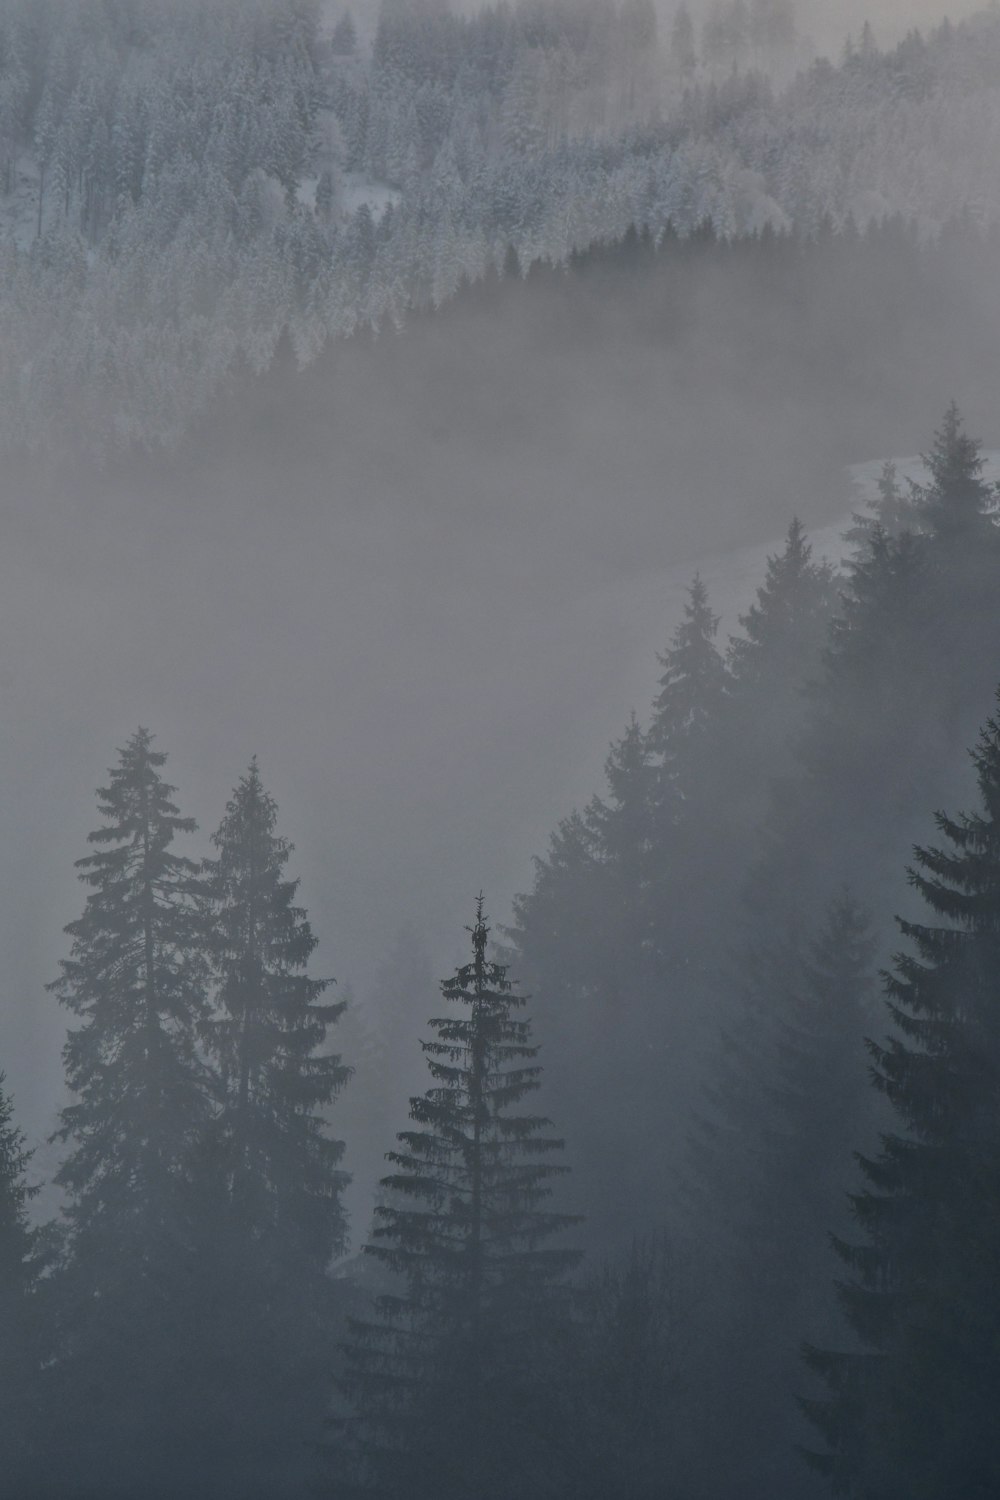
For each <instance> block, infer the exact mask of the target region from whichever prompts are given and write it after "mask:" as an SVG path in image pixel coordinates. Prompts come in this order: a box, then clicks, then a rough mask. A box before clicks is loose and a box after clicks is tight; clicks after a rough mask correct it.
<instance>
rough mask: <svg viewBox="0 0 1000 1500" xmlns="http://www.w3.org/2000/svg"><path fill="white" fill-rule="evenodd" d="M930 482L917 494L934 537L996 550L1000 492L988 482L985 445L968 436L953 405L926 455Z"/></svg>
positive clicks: (921, 512)
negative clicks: (989, 543) (995, 518)
mask: <svg viewBox="0 0 1000 1500" xmlns="http://www.w3.org/2000/svg"><path fill="white" fill-rule="evenodd" d="M924 463H925V464H926V466H927V468H928V470H929V471H930V482H929V483H928V484H926V485H923V486H919V487H918V488H917V491H916V500H917V504H918V511H919V515H920V518H921V520H922V522H923V524H924V526H925V527H926V528H927V529H928V530H929V531H931V532H932V533H933V534H934V535H936V536H939V537H942V538H947V539H957V538H960V537H968V538H971V539H973V540H976V539H980V540H989V541H992V542H993V543H994V545H995V526H994V523H993V514H994V512H995V510H996V508H997V497H996V491H995V490H994V489H993V488H992V487H991V486H990V485H988V484H987V483H986V482H985V480H984V479H983V477H982V476H983V466H984V465H983V456H982V445H981V444H980V443H979V442H977V441H976V439H975V438H973V437H970V436H969V434H968V433H967V432H966V431H965V427H964V424H963V421H962V417H961V413H960V412H959V409H958V406H957V404H956V403H955V402H954V401H953V402H952V403H951V405H950V406H949V407H948V410H947V411H946V412H945V415H944V421H943V422H942V424H941V426H940V427H939V428H938V430H937V432H936V433H935V434H934V442H933V445H932V447H931V449H930V451H929V452H928V453H926V454H925V455H924Z"/></svg>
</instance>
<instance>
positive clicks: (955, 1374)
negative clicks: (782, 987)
mask: <svg viewBox="0 0 1000 1500" xmlns="http://www.w3.org/2000/svg"><path fill="white" fill-rule="evenodd" d="M973 759H974V763H975V767H976V771H977V773H978V782H979V790H980V795H981V809H980V810H979V811H977V812H975V813H973V814H963V815H960V816H958V817H955V818H953V817H948V816H946V815H944V814H943V813H939V814H938V815H937V817H936V824H937V828H938V832H939V834H940V835H941V840H942V842H941V844H940V845H938V846H935V847H931V848H922V847H918V848H917V849H916V851H915V864H914V867H913V869H912V870H911V872H910V881H911V884H912V885H913V886H914V887H915V888H916V890H917V892H918V893H919V895H920V896H921V897H922V898H923V901H924V903H925V904H926V906H927V907H928V908H929V911H930V913H931V914H933V918H934V919H936V920H933V919H932V921H930V922H915V921H901V922H900V927H901V930H902V932H903V934H904V936H905V937H906V938H907V939H908V940H909V943H910V948H909V949H908V950H907V951H905V952H903V953H901V954H899V955H898V956H897V958H896V960H895V964H894V967H893V970H892V972H891V973H889V974H888V975H887V976H886V992H887V999H888V1006H889V1012H890V1016H891V1020H892V1023H893V1028H894V1030H893V1033H892V1034H891V1035H890V1037H889V1038H888V1039H887V1040H886V1041H884V1042H882V1043H876V1042H869V1050H870V1053H871V1056H872V1059H873V1065H874V1066H873V1070H872V1077H873V1081H874V1084H875V1086H876V1088H877V1089H878V1090H879V1092H880V1093H881V1094H882V1095H883V1096H884V1097H885V1099H886V1100H887V1102H888V1104H889V1106H890V1107H891V1109H892V1111H893V1112H894V1116H895V1121H896V1128H895V1129H894V1130H892V1131H890V1132H888V1133H886V1134H885V1135H884V1136H883V1139H882V1149H881V1151H880V1153H879V1154H878V1155H877V1156H871V1157H868V1156H863V1157H860V1158H859V1161H860V1165H861V1169H862V1172H863V1176H864V1179H865V1181H864V1186H863V1187H862V1189H861V1190H860V1191H859V1192H858V1193H856V1194H855V1195H854V1197H853V1199H852V1207H853V1214H854V1219H855V1221H856V1226H857V1229H858V1231H859V1239H858V1240H856V1241H854V1242H851V1241H849V1240H847V1239H844V1238H838V1239H837V1240H836V1241H835V1244H836V1248H837V1251H838V1254H839V1256H840V1258H841V1260H842V1261H843V1262H844V1264H845V1265H846V1267H847V1270H848V1273H849V1277H848V1279H847V1281H846V1282H845V1283H844V1284H842V1285H840V1286H839V1289H838V1290H839V1297H840V1302H841V1306H842V1310H843V1312H844V1314H845V1316H846V1320H847V1322H848V1324H849V1326H850V1328H851V1330H852V1333H853V1334H854V1336H855V1344H854V1347H853V1348H851V1349H848V1350H846V1351H844V1350H838V1351H834V1350H830V1349H825V1350H824V1349H817V1348H814V1347H811V1348H808V1349H807V1352H806V1358H807V1361H808V1363H809V1365H810V1366H811V1368H812V1369H813V1370H814V1371H816V1372H817V1373H818V1374H819V1375H820V1376H822V1377H823V1379H824V1380H825V1382H826V1384H827V1386H828V1395H827V1397H826V1399H810V1400H808V1401H806V1402H805V1403H804V1404H805V1408H806V1411H807V1413H808V1415H809V1416H810V1417H811V1419H812V1420H813V1422H814V1423H815V1424H816V1426H817V1428H818V1429H819V1431H820V1433H821V1435H822V1437H823V1438H824V1440H825V1443H826V1448H825V1451H823V1452H821V1453H819V1454H813V1455H812V1459H813V1462H814V1464H816V1465H817V1466H818V1467H819V1468H820V1469H821V1470H822V1471H823V1472H824V1473H826V1474H827V1475H828V1476H829V1477H830V1478H831V1480H832V1482H833V1487H834V1490H835V1492H838V1493H843V1494H850V1495H853V1496H857V1497H860V1500H932V1497H940V1496H942V1495H961V1496H962V1497H963V1500H986V1497H987V1496H993V1495H996V1494H997V1492H998V1490H1000V1458H998V1452H997V1446H996V1440H995V1439H996V1407H997V1401H998V1399H1000V1294H998V1285H1000V1281H998V1271H1000V1007H998V1004H997V1000H998V990H1000V717H994V718H992V719H990V720H988V721H987V724H986V726H985V728H984V729H983V731H982V733H981V736H980V738H979V741H978V744H977V746H976V749H975V751H974V753H973Z"/></svg>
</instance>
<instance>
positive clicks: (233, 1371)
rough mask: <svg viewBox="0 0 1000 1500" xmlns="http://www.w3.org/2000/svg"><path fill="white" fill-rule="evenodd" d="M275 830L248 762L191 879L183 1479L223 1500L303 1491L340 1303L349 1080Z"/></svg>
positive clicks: (269, 805)
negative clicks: (207, 1060)
mask: <svg viewBox="0 0 1000 1500" xmlns="http://www.w3.org/2000/svg"><path fill="white" fill-rule="evenodd" d="M276 825H277V806H276V804H275V802H274V799H273V798H272V797H271V796H270V795H269V794H268V793H267V792H266V791H265V789H264V786H263V784H262V781H261V777H260V773H259V771H258V768H257V763H256V761H255V760H254V761H252V762H251V764H250V767H249V769H248V770H247V772H246V774H245V775H244V776H242V777H241V779H240V781H239V783H238V784H237V786H236V788H235V790H234V792H233V795H232V797H231V799H230V801H229V804H228V806H227V808H226V814H225V817H224V818H223V819H222V822H221V824H220V826H219V828H218V830H217V831H216V833H215V834H214V835H213V843H214V845H215V848H216V857H215V858H214V859H212V860H207V861H205V864H204V867H203V878H204V882H205V897H206V904H207V907H208V911H209V913H210V916H211V921H210V923H209V938H208V953H209V960H210V967H211V976H212V988H213V993H214V1000H215V1005H214V1011H213V1015H212V1017H211V1018H210V1020H209V1021H208V1022H207V1023H206V1025H205V1027H204V1036H205V1041H206V1046H207V1050H208V1053H209V1056H210V1057H211V1058H212V1060H213V1063H214V1065H215V1070H216V1079H217V1082H216V1090H217V1104H216V1112H215V1115H214V1117H213V1119H212V1121H211V1123H210V1125H209V1127H208V1129H207V1130H206V1132H205V1134H204V1137H203V1139H202V1141H201V1144H200V1148H199V1153H198V1161H197V1179H198V1187H199V1194H200V1196H199V1215H198V1222H197V1226H196V1234H197V1240H196V1243H197V1281H198V1284H197V1293H198V1296H199V1298H200V1311H199V1322H198V1330H197V1341H198V1345H199V1348H200V1350H201V1352H202V1363H203V1370H204V1373H203V1376H202V1391H203V1395H202V1405H203V1413H204V1421H203V1424H202V1427H201V1429H200V1433H199V1436H200V1438H201V1451H200V1467H201V1471H202V1473H203V1475H204V1476H205V1480H204V1482H205V1483H207V1482H208V1478H209V1476H211V1487H212V1490H213V1493H216V1494H219V1495H232V1496H234V1497H237V1500H244V1497H248V1496H256V1495H260V1496H262V1497H265V1496H266V1497H267V1500H272V1497H275V1496H280V1495H288V1496H297V1495H299V1494H301V1493H302V1491H303V1489H306V1488H308V1485H309V1484H310V1483H312V1482H313V1480H314V1479H315V1469H316V1464H317V1463H318V1456H317V1454H316V1452H315V1449H316V1445H317V1444H318V1441H319V1438H320V1435H321V1433H322V1430H323V1423H324V1419H325V1412H326V1405H327V1399H328V1379H329V1375H328V1351H329V1345H330V1342H331V1341H332V1340H333V1339H334V1338H335V1337H336V1335H337V1329H338V1319H339V1318H340V1317H341V1315H342V1303H343V1297H342V1296H341V1295H338V1292H339V1290H342V1289H338V1287H337V1284H336V1283H335V1281H334V1280H333V1279H332V1278H331V1277H330V1275H329V1274H328V1273H329V1267H330V1262H331V1260H332V1259H333V1257H334V1256H336V1255H338V1254H341V1253H342V1252H343V1250H344V1247H345V1240H346V1223H345V1216H344V1211H343V1207H342V1204H341V1194H342V1192H343V1189H344V1187H345V1185H346V1182H347V1177H346V1174H345V1173H344V1172H342V1171H341V1170H340V1167H339V1163H340V1159H341V1156H342V1153H343V1146H342V1145H341V1143H340V1142H339V1141H337V1140H334V1139H332V1138H331V1137H330V1135H329V1134H328V1128H327V1119H326V1114H327V1111H328V1108H329V1106H330V1104H331V1102H332V1101H333V1100H334V1098H335V1097H336V1095H337V1093H338V1092H339V1090H340V1089H341V1087H342V1086H343V1084H344V1083H345V1081H346V1079H347V1077H348V1076H349V1072H350V1070H349V1069H348V1068H347V1067H345V1066H344V1065H343V1064H342V1063H341V1060H340V1058H339V1057H338V1056H337V1055H335V1054H333V1053H332V1052H330V1051H329V1048H328V1046H327V1040H328V1031H329V1028H330V1026H331V1025H332V1024H333V1023H334V1022H335V1021H336V1020H337V1018H338V1016H339V1015H340V1013H341V1011H342V1009H343V1006H342V1004H339V1003H337V1004H324V1003H321V997H322V995H323V992H324V990H325V989H326V988H327V984H328V981H326V980H321V979H313V978H311V977H310V976H309V975H308V973H307V972H306V970H307V964H308V960H309V957H310V955H311V953H312V952H313V949H314V948H315V946H316V939H315V938H314V937H313V934H312V931H311V929H310V926H309V922H308V919H307V917H306V914H305V912H304V911H303V910H302V908H301V907H299V906H297V905H296V904H295V897H296V892H297V888H298V882H297V881H294V880H289V879H287V878H286V875H285V866H286V865H287V862H288V860H289V857H290V855H291V852H292V846H291V845H290V844H289V842H288V841H287V840H286V839H283V838H282V837H281V836H280V835H279V834H278V833H277V831H276Z"/></svg>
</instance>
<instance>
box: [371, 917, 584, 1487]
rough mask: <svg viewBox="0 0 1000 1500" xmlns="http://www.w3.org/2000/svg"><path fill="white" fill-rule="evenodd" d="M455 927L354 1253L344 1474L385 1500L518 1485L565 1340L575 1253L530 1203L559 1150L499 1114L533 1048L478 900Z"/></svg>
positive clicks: (527, 1119)
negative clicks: (550, 1368)
mask: <svg viewBox="0 0 1000 1500" xmlns="http://www.w3.org/2000/svg"><path fill="white" fill-rule="evenodd" d="M469 931H470V933H471V937H472V958H471V960H470V962H468V963H466V964H464V965H462V966H461V967H460V968H459V969H458V970H457V971H456V972H455V974H454V975H453V976H452V977H451V978H450V979H448V980H445V981H444V982H443V983H442V986H441V993H442V996H443V997H444V999H445V1000H446V1001H447V1002H448V1003H449V1005H452V1006H456V1007H458V1008H459V1009H458V1013H457V1014H452V1015H449V1016H447V1017H442V1018H438V1019H435V1020H432V1021H431V1023H430V1025H431V1029H432V1032H433V1039H432V1040H431V1041H428V1042H425V1043H424V1044H423V1046H424V1051H425V1054H426V1056H427V1062H428V1067H429V1068H430V1072H431V1077H432V1079H433V1086H432V1087H431V1088H430V1089H429V1090H428V1092H427V1093H426V1094H425V1095H424V1096H423V1097H420V1098H414V1099H412V1100H411V1104H410V1109H411V1115H412V1118H413V1121H414V1127H413V1128H412V1129H410V1130H407V1131H404V1132H403V1133H402V1134H401V1135H400V1136H399V1146H398V1148H397V1149H396V1150H395V1151H392V1152H390V1153H389V1155H388V1160H389V1161H390V1162H391V1163H392V1165H393V1168H394V1171H393V1172H392V1174H391V1175H390V1176H388V1177H387V1178H385V1180H384V1182H383V1187H384V1189H385V1190H386V1192H387V1194H388V1195H389V1197H388V1201H386V1202H384V1203H382V1204H380V1205H379V1206H378V1208H377V1209H376V1223H375V1228H374V1232H373V1236H372V1239H371V1240H370V1242H369V1244H368V1245H367V1246H366V1251H367V1253H368V1255H369V1256H371V1257H372V1258H373V1259H374V1260H375V1261H377V1262H378V1263H379V1265H380V1266H381V1267H382V1268H383V1269H384V1271H386V1272H387V1273H388V1274H389V1275H390V1277H391V1278H392V1288H393V1289H392V1290H390V1291H386V1292H384V1293H383V1294H382V1295H380V1296H379V1297H378V1298H377V1299H376V1314H377V1316H376V1317H375V1318H374V1319H373V1320H370V1321H368V1322H362V1321H360V1320H359V1321H356V1322H355V1323H354V1324H353V1325H352V1339H351V1343H350V1346H349V1349H348V1374H347V1377H346V1380H345V1388H346V1390H347V1392H348V1394H349V1395H350V1396H351V1397H352V1399H353V1401H354V1403H355V1408H356V1416H355V1419H354V1423H353V1429H354V1433H355V1436H356V1439H357V1443H358V1450H359V1454H360V1458H361V1477H362V1480H363V1482H364V1485H365V1487H368V1488H371V1489H372V1490H373V1491H375V1492H377V1493H380V1494H385V1495H391V1496H395V1495H400V1496H402V1495H405V1496H408V1497H409V1496H412V1497H418V1496H427V1497H430V1496H436V1497H437V1496H440V1497H442V1500H446V1497H450V1496H454V1497H456V1500H458V1497H464V1496H467V1495H468V1494H470V1493H472V1492H474V1493H476V1494H480V1495H484V1496H490V1495H495V1496H497V1497H498V1500H499V1497H500V1496H507V1495H510V1494H511V1493H514V1492H519V1493H520V1492H523V1491H524V1487H525V1486H526V1485H528V1486H531V1487H532V1490H533V1491H534V1490H535V1489H536V1488H537V1486H538V1483H539V1474H538V1468H539V1465H541V1464H544V1463H545V1462H546V1461H547V1460H546V1449H547V1447H548V1446H549V1444H550V1442H551V1437H550V1435H548V1434H547V1431H546V1429H547V1426H548V1425H549V1424H548V1419H549V1418H550V1416H551V1412H550V1411H548V1410H547V1409H546V1395H547V1392H546V1383H545V1369H546V1366H547V1365H548V1364H549V1363H550V1362H551V1361H552V1359H553V1358H554V1356H555V1355H556V1354H557V1353H558V1352H559V1347H560V1341H561V1340H562V1339H564V1338H565V1337H566V1335H567V1333H568V1321H567V1318H568V1304H567V1293H566V1290H565V1288H564V1286H563V1284H562V1279H563V1277H564V1276H565V1274H566V1272H567V1271H568V1270H569V1269H570V1267H571V1266H572V1265H573V1264H574V1262H575V1260H576V1255H575V1253H574V1252H573V1251H571V1250H568V1249H565V1248H563V1247H562V1246H560V1245H559V1244H558V1243H555V1244H554V1243H552V1240H553V1237H554V1236H558V1234H559V1233H560V1231H562V1230H564V1229H565V1228H567V1227H568V1226H569V1225H571V1224H572V1223H574V1222H575V1221H574V1219H573V1218H572V1217H570V1216H568V1215H566V1214H563V1213H559V1212H557V1211H554V1210H553V1209H552V1208H550V1207H548V1206H547V1200H548V1198H549V1197H550V1195H551V1193H552V1189H553V1183H554V1180H555V1179H556V1178H557V1177H558V1176H560V1175H561V1174H563V1173H564V1172H565V1171H566V1170H567V1169H566V1168H565V1167H564V1166H562V1165H560V1164H557V1163H556V1162H553V1161H552V1160H551V1158H552V1156H553V1154H555V1153H558V1152H559V1151H560V1150H561V1148H562V1142H561V1141H560V1140H558V1139H556V1138H555V1137H553V1136H551V1135H550V1134H549V1133H548V1129H549V1121H547V1120H546V1119H544V1118H542V1117H541V1116H539V1115H536V1114H531V1113H518V1112H516V1108H517V1106H518V1105H519V1104H520V1102H521V1101H522V1100H524V1099H525V1098H526V1097H527V1096H530V1095H531V1094H533V1093H534V1092H535V1091H536V1090H537V1089H538V1087H539V1085H540V1068H539V1066H538V1064H537V1063H536V1062H535V1057H536V1055H537V1048H536V1047H535V1046H534V1045H533V1044H532V1043H531V1041H530V1026H529V1023H528V1022H527V1021H526V1020H523V1019H518V1018H516V1011H517V1010H518V1009H520V1008H521V1007H522V1006H523V1005H524V1003H525V1002H524V999H523V998H522V997H521V996H519V995H517V994H516V992H515V990H514V988H513V986H512V984H511V982H510V981H509V980H508V979H507V976H506V970H505V968H504V966H503V965H500V964H497V963H494V962H491V961H490V959H489V958H488V957H487V945H488V941H489V927H488V925H487V922H486V918H485V916H484V912H483V902H482V898H481V897H480V899H479V902H478V904H477V907H476V920H475V924H474V926H473V927H472V928H471V929H469Z"/></svg>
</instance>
